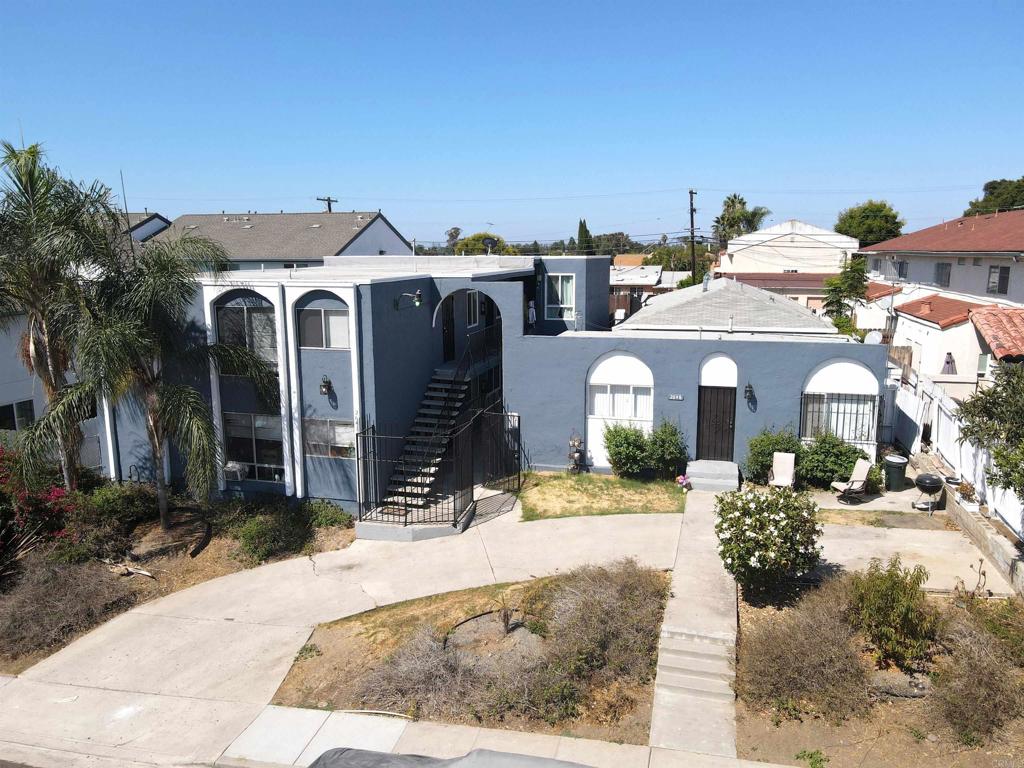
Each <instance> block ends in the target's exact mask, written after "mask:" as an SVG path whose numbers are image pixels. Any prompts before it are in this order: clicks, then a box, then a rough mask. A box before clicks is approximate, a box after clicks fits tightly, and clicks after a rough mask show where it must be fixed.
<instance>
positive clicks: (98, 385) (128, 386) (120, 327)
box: [29, 234, 278, 529]
mask: <svg viewBox="0 0 1024 768" xmlns="http://www.w3.org/2000/svg"><path fill="white" fill-rule="evenodd" d="M227 267H228V260H227V257H226V255H225V253H224V250H223V249H222V248H221V247H220V246H219V245H218V244H216V243H215V242H213V241H211V240H209V239H207V238H203V237H194V236H190V235H187V234H186V235H182V236H179V237H177V238H171V239H161V240H156V241H150V242H149V243H147V244H146V245H145V246H141V247H139V248H138V252H137V253H136V252H135V250H134V249H126V248H125V247H123V246H121V247H115V248H111V249H109V251H108V253H107V258H106V259H105V261H104V263H102V264H101V266H100V271H99V273H98V275H97V279H95V280H94V281H92V282H91V283H90V284H89V286H88V290H87V291H86V292H85V294H84V301H83V310H82V321H81V327H80V330H79V333H78V335H77V344H76V347H75V356H76V361H77V367H78V372H79V381H78V382H76V383H74V384H72V385H70V386H69V387H67V388H66V389H65V390H64V391H63V392H62V393H61V395H60V396H58V398H57V400H56V401H55V402H54V403H53V405H52V406H51V407H50V408H49V409H48V410H47V412H46V413H45V414H44V416H43V418H42V419H40V420H39V421H38V422H37V423H36V424H35V425H34V426H33V428H32V429H31V430H29V432H30V434H31V435H32V437H33V440H34V443H35V445H38V446H41V445H44V444H45V442H46V441H47V439H52V436H53V435H55V434H59V433H60V432H61V431H62V430H63V429H64V428H66V426H67V424H68V423H69V422H73V421H75V420H76V419H77V418H79V416H80V414H81V409H82V408H83V406H84V404H86V403H88V402H89V400H90V399H91V398H93V397H97V396H100V397H107V398H109V399H110V400H111V401H112V402H115V403H119V404H123V405H124V406H125V407H126V409H129V410H132V411H134V412H135V413H136V414H138V415H139V416H141V418H142V419H143V420H144V422H145V426H146V435H147V437H148V440H149V447H150V458H151V461H152V473H153V480H154V483H155V486H156V493H157V500H158V504H159V508H160V523H161V526H162V527H164V528H165V529H166V528H168V527H170V524H171V518H170V509H169V503H168V494H167V477H166V474H165V472H164V458H165V455H166V446H167V445H168V444H171V445H174V446H175V447H176V448H177V450H178V452H179V453H180V454H181V456H182V457H183V458H184V460H185V480H186V484H187V487H188V490H189V492H190V493H191V494H192V496H193V497H194V498H196V499H198V500H200V501H205V500H206V499H207V498H208V496H209V493H210V490H211V483H212V481H213V478H214V477H215V475H216V471H217V468H218V467H219V466H220V458H221V451H220V446H219V445H218V443H217V440H216V433H215V430H214V424H213V414H212V413H211V410H210V406H209V404H208V403H207V402H206V399H205V398H204V396H203V394H202V393H201V392H200V391H199V390H198V389H196V387H195V386H193V385H192V384H190V383H188V378H187V377H188V376H189V375H194V373H195V372H196V371H208V370H209V367H210V365H211V364H212V365H214V366H215V368H216V369H217V370H220V371H224V372H228V373H232V374H235V375H242V376H248V377H249V378H251V379H252V380H253V382H254V384H255V386H256V390H257V392H258V393H259V394H260V397H261V398H262V399H263V400H264V401H265V402H267V403H270V404H273V403H274V402H275V401H276V398H277V393H278V380H277V375H276V372H275V370H274V368H273V367H272V366H271V365H269V364H268V363H267V362H265V361H264V360H263V359H262V358H260V357H259V356H258V355H257V354H256V353H255V352H253V351H251V350H249V349H247V348H245V347H239V346H232V345H226V344H211V343H208V341H207V337H206V331H205V328H203V327H202V326H200V325H198V324H197V323H196V322H195V321H194V320H193V319H192V318H191V317H190V309H191V307H192V305H193V301H194V299H195V297H196V294H197V293H198V291H199V283H198V278H199V277H200V276H201V275H202V274H203V273H214V274H216V273H219V272H221V271H222V270H224V269H226V268H227Z"/></svg>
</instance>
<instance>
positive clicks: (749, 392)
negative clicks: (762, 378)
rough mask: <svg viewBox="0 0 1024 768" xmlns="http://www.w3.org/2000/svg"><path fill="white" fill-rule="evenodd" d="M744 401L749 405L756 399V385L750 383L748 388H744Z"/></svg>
mask: <svg viewBox="0 0 1024 768" xmlns="http://www.w3.org/2000/svg"><path fill="white" fill-rule="evenodd" d="M743 399H744V400H746V401H747V402H748V403H749V402H750V401H751V400H753V399H754V385H753V384H751V383H750V382H749V381H748V382H747V386H745V387H744V388H743Z"/></svg>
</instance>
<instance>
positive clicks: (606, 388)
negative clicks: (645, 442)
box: [587, 384, 654, 422]
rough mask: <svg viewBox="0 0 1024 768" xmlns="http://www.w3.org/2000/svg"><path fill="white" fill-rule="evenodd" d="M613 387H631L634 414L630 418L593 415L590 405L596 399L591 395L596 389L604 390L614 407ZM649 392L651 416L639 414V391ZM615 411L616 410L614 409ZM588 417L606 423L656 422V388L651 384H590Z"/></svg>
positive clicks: (588, 389) (588, 390) (630, 393)
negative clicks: (602, 420)
mask: <svg viewBox="0 0 1024 768" xmlns="http://www.w3.org/2000/svg"><path fill="white" fill-rule="evenodd" d="M612 387H629V399H630V403H631V405H632V414H631V415H629V416H619V415H613V416H607V415H605V414H600V413H591V412H590V411H591V409H590V405H591V403H593V401H594V398H593V397H591V393H592V392H593V391H594V390H596V389H602V390H604V393H605V395H606V396H607V397H608V402H609V403H612V404H613V405H614V402H615V400H614V397H613V395H612V393H611V388H612ZM640 389H644V390H647V393H646V394H647V397H648V398H649V402H650V404H651V413H650V414H638V413H637V390H640ZM613 411H614V408H613ZM587 417H588V418H592V419H604V420H605V421H621V422H634V421H654V387H652V386H651V385H650V384H588V385H587Z"/></svg>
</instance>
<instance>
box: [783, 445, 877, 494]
mask: <svg viewBox="0 0 1024 768" xmlns="http://www.w3.org/2000/svg"><path fill="white" fill-rule="evenodd" d="M863 458H866V456H865V455H864V452H863V451H862V450H861V449H860V448H858V447H857V446H855V445H850V444H849V443H847V442H845V441H844V440H842V439H841V438H839V437H836V436H835V435H833V434H832V433H831V432H822V433H821V434H819V435H818V436H817V437H815V438H814V440H812V441H811V444H810V445H808V446H807V447H806V448H804V452H803V456H802V457H801V461H800V466H799V467H798V472H797V474H798V475H799V476H800V479H801V480H802V481H803V482H805V483H807V484H808V485H813V486H815V487H816V488H828V487H829V486H830V485H831V484H832V483H833V482H834V481H836V480H849V479H850V474H851V473H852V472H853V465H854V464H856V463H857V459H863Z"/></svg>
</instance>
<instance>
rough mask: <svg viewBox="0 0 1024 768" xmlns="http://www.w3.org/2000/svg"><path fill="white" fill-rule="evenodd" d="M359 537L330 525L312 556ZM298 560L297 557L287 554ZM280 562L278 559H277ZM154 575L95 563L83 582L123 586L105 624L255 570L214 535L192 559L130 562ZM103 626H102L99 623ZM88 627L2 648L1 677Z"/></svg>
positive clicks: (178, 555) (319, 534) (183, 555)
mask: <svg viewBox="0 0 1024 768" xmlns="http://www.w3.org/2000/svg"><path fill="white" fill-rule="evenodd" d="M156 525H157V524H156V523H151V524H146V525H143V526H140V527H139V531H138V534H137V535H138V536H139V537H140V538H141V537H143V536H145V535H146V533H147V532H148V531H149V529H151V528H153V527H154V526H156ZM354 539H355V530H354V529H352V528H342V527H330V528H320V529H316V531H315V532H314V538H313V541H312V542H311V544H310V552H312V553H316V552H327V551H331V550H336V549H344V548H345V547H347V546H349V544H351V543H352V541H353V540H354ZM289 556H291V557H294V556H295V555H289ZM273 559H275V560H279V559H282V558H280V557H278V558H273ZM131 565H132V566H134V567H137V568H139V569H141V570H144V571H146V572H148V573H150V574H152V576H153V578H149V577H147V576H144V575H141V574H135V575H133V574H131V573H130V572H128V571H126V570H125V569H124V567H123V565H118V566H108V565H105V564H103V563H99V562H93V563H90V564H89V568H88V570H83V577H84V578H92V579H102V580H105V581H109V582H112V583H113V586H115V587H117V588H121V587H123V591H125V592H126V593H127V594H126V598H127V599H124V600H119V601H118V602H117V604H116V605H112V606H111V607H110V610H108V611H107V612H106V613H105V614H104V616H103V619H102V621H109V620H110V619H112V618H114V617H115V616H117V615H118V614H119V613H122V612H123V611H125V610H128V609H130V608H133V607H135V606H138V605H141V604H142V603H146V602H148V601H150V600H155V599H157V598H160V597H164V596H165V595H169V594H171V593H172V592H178V591H180V590H182V589H187V588H189V587H192V586H195V585H196V584H201V583H202V582H204V581H209V580H211V579H216V578H218V577H220V576H226V575H228V574H230V573H235V572H236V571H241V570H245V569H246V568H250V567H252V564H251V563H250V562H249V561H248V560H247V559H246V558H245V556H244V554H243V553H242V552H241V550H240V547H239V544H238V541H237V540H236V539H234V538H232V537H230V536H223V535H222V536H214V537H213V538H212V539H211V540H210V542H209V543H208V544H207V546H206V547H205V548H204V549H203V550H202V551H201V552H200V553H199V554H198V555H196V557H190V556H189V553H188V551H187V548H186V549H182V550H180V551H176V552H172V553H169V554H163V555H158V556H156V557H152V558H149V559H146V560H145V561H143V562H138V563H131ZM100 623H102V622H100ZM94 626H96V625H93V626H90V627H88V628H86V629H84V630H81V631H74V632H72V633H70V634H68V635H67V636H66V637H64V638H63V640H62V641H61V642H59V643H56V644H54V645H51V646H49V647H47V648H42V649H39V650H34V651H32V652H29V653H22V654H17V655H15V654H11V653H8V652H6V651H5V650H4V649H3V648H0V674H7V675H17V674H20V673H22V672H24V671H25V670H26V669H28V668H29V667H31V666H32V665H33V664H36V663H37V662H39V661H42V660H43V659H45V658H46V657H47V656H50V655H52V654H54V653H56V652H57V651H59V650H60V649H61V648H63V647H64V646H66V645H68V644H70V643H71V642H73V641H74V640H76V639H77V638H78V637H81V636H82V635H84V634H85V633H86V632H88V631H90V630H91V629H93V627H94Z"/></svg>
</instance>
